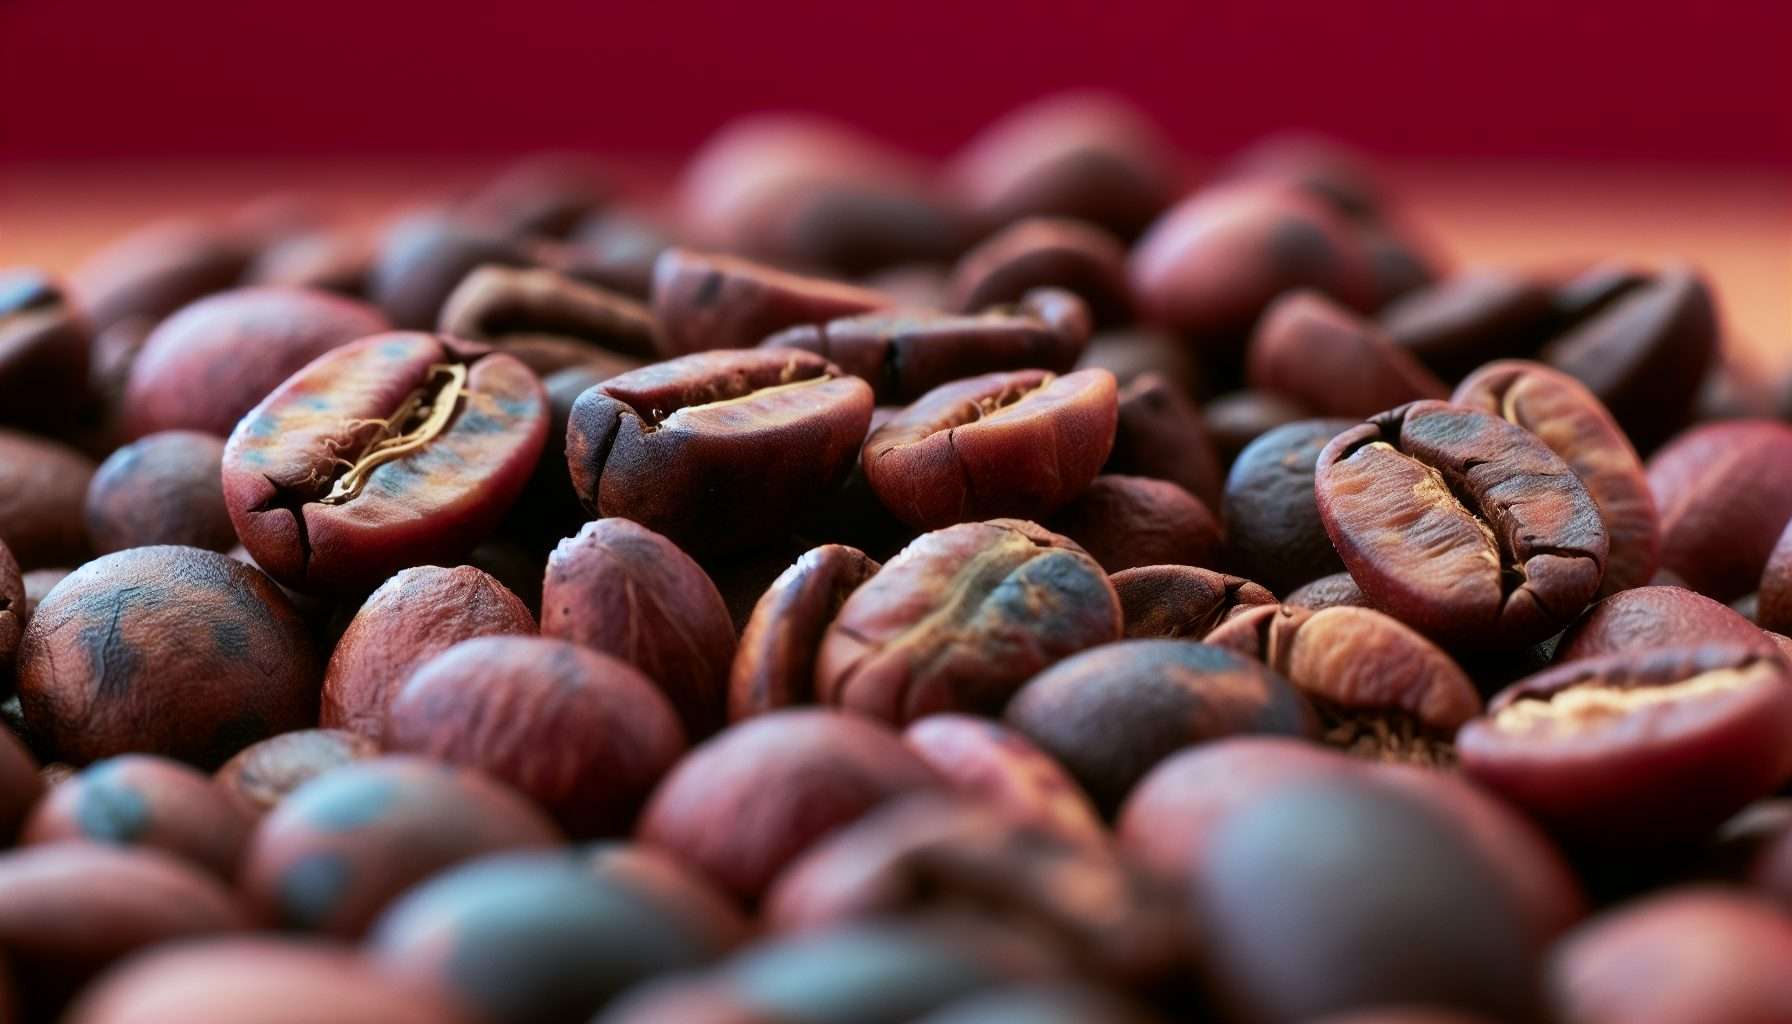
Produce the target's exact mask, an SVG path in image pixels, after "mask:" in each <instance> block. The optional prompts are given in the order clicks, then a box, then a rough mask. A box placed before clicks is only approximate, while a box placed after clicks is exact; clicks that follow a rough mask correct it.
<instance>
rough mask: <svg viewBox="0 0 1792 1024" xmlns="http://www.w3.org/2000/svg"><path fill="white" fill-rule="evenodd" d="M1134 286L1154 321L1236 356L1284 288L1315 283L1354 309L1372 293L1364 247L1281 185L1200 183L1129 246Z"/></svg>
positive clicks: (1327, 212)
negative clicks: (1203, 185) (1198, 188)
mask: <svg viewBox="0 0 1792 1024" xmlns="http://www.w3.org/2000/svg"><path fill="white" fill-rule="evenodd" d="M1130 276H1131V280H1132V288H1133V294H1134V295H1135V296H1137V298H1138V301H1139V306H1140V309H1141V311H1142V312H1143V314H1144V315H1145V317H1146V318H1147V319H1149V320H1152V321H1155V322H1157V323H1160V324H1163V325H1165V326H1167V327H1170V328H1172V329H1174V330H1177V331H1180V332H1182V333H1184V334H1185V335H1188V336H1190V337H1191V338H1193V339H1194V340H1195V342H1196V343H1197V344H1198V345H1199V346H1200V347H1201V349H1202V350H1203V351H1205V352H1207V353H1208V354H1210V355H1211V356H1213V357H1214V358H1216V359H1220V360H1222V361H1224V360H1230V361H1233V362H1236V361H1237V360H1238V358H1239V357H1241V356H1242V355H1243V354H1244V349H1245V343H1246V342H1247V341H1248V340H1249V338H1250V335H1251V330H1252V328H1253V327H1254V326H1255V325H1256V323H1257V320H1258V318H1259V317H1260V316H1261V315H1262V313H1263V310H1264V308H1265V307H1267V306H1268V305H1269V304H1270V303H1271V302H1272V301H1273V300H1274V299H1275V298H1276V297H1277V296H1279V295H1282V294H1283V293H1285V292H1289V291H1293V290H1295V289H1298V288H1311V289H1314V290H1316V291H1318V292H1320V293H1321V294H1324V295H1328V296H1330V297H1332V298H1334V299H1336V300H1338V301H1339V302H1341V303H1343V304H1344V305H1345V306H1347V307H1349V308H1352V309H1367V308H1368V307H1369V306H1370V305H1371V304H1372V303H1373V302H1374V298H1375V296H1374V281H1373V278H1372V276H1371V274H1370V272H1369V264H1368V259H1367V254H1366V253H1365V252H1364V250H1363V247H1362V245H1361V243H1360V241H1359V240H1358V238H1357V236H1356V233H1355V232H1354V231H1353V230H1352V229H1351V227H1350V224H1349V223H1348V222H1347V221H1346V220H1344V218H1343V217H1342V216H1340V215H1339V214H1337V213H1336V212H1334V211H1333V210H1331V209H1330V208H1328V207H1327V206H1326V205H1325V204H1324V203H1323V202H1321V201H1319V200H1318V199H1314V198H1312V197H1310V196H1307V195H1304V194H1302V193H1300V192H1298V191H1295V190H1292V189H1288V188H1285V187H1281V186H1266V185H1252V184H1242V185H1230V186H1222V187H1219V188H1212V189H1207V190H1204V191H1201V192H1197V193H1196V194H1194V195H1193V196H1191V197H1189V198H1187V199H1184V200H1183V201H1182V202H1181V203H1179V204H1177V205H1176V206H1175V207H1174V208H1172V209H1171V210H1170V211H1169V212H1168V213H1165V214H1164V215H1163V216H1162V217H1161V218H1159V219H1158V220H1157V222H1156V223H1154V224H1153V225H1152V226H1151V230H1150V231H1148V232H1147V233H1146V234H1145V237H1144V238H1142V239H1140V240H1139V244H1138V245H1137V246H1136V247H1134V249H1133V251H1132V261H1131V266H1130Z"/></svg>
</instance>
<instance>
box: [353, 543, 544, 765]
mask: <svg viewBox="0 0 1792 1024" xmlns="http://www.w3.org/2000/svg"><path fill="white" fill-rule="evenodd" d="M534 632H535V617H534V616H533V615H531V614H529V609H528V608H527V607H525V606H524V605H523V602H522V600H521V599H519V598H518V597H517V596H516V595H515V594H513V593H511V592H510V591H509V590H508V589H506V588H505V586H504V585H503V584H502V583H499V582H498V581H497V580H495V579H493V578H492V577H491V576H490V575H489V574H487V573H485V572H482V571H480V570H479V569H475V568H473V567H472V566H470V565H462V566H458V567H456V568H453V569H443V568H441V567H439V566H434V565H420V566H416V567H415V568H411V569H405V570H402V571H400V572H399V573H397V574H396V575H394V576H393V577H392V578H391V579H389V580H387V581H386V582H385V583H382V584H380V588H379V589H378V590H376V591H374V592H373V593H372V594H371V595H369V596H368V598H367V600H366V601H365V602H364V603H363V604H362V605H361V608H360V610H359V611H357V612H355V617H354V618H353V619H351V620H350V621H349V624H348V628H347V629H346V630H344V631H343V634H342V637H341V638H340V639H338V640H337V641H336V647H335V650H333V651H332V652H331V653H330V663H329V665H328V667H326V668H325V669H324V690H323V710H322V714H321V716H320V724H321V725H323V727H324V728H326V729H346V730H348V731H349V732H353V733H357V734H359V735H361V736H366V737H368V738H369V739H373V740H378V739H379V736H380V731H381V730H382V729H383V728H384V727H385V719H386V708H387V706H388V705H390V704H391V703H392V698H393V697H394V696H396V695H397V693H398V688H399V687H400V686H402V685H404V681H405V679H406V678H407V677H408V676H409V675H410V674H411V670H412V669H414V668H416V667H417V666H419V665H421V664H423V663H424V662H426V661H428V660H429V659H430V658H433V657H435V656H436V655H437V654H440V653H441V652H442V651H445V650H447V649H448V648H449V647H452V646H454V645H455V644H457V643H460V642H461V641H462V640H471V639H473V638H474V637H478V636H495V635H499V634H506V633H520V634H528V633H534Z"/></svg>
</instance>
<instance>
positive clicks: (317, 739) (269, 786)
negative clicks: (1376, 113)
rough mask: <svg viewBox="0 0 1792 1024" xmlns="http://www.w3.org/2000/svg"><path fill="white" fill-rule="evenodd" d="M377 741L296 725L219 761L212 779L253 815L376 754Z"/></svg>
mask: <svg viewBox="0 0 1792 1024" xmlns="http://www.w3.org/2000/svg"><path fill="white" fill-rule="evenodd" d="M379 753H380V747H379V743H378V742H377V741H376V740H373V739H370V738H368V737H366V736H362V735H359V734H357V733H352V732H346V731H344V730H341V729H296V730H294V731H292V732H283V733H281V734H280V735H278V736H269V737H268V738H267V739H265V740H262V741H261V742H260V743H251V744H250V745H248V746H246V747H244V748H243V749H242V750H239V751H237V755H236V756H235V757H233V758H231V759H230V760H228V761H226V762H224V765H223V767H221V768H219V769H218V771H217V774H216V776H215V778H216V779H217V780H218V783H219V785H221V786H223V787H224V788H225V789H227V790H229V791H230V792H231V793H233V794H234V795H235V796H236V797H237V799H238V800H239V801H241V802H242V803H243V804H245V805H246V806H248V807H249V808H251V809H252V810H253V811H254V812H255V813H256V814H265V813H266V812H268V811H271V810H273V809H274V807H275V805H277V804H278V803H280V801H282V800H284V799H286V795H287V794H288V793H291V792H292V791H293V790H295V789H298V788H299V787H300V786H303V785H304V784H305V783H307V782H310V781H311V780H312V779H314V778H316V777H318V776H319V775H322V774H323V773H325V772H327V771H330V770H332V769H334V768H339V767H341V766H342V765H345V764H348V763H349V762H350V761H365V760H367V759H369V758H374V757H378V756H379Z"/></svg>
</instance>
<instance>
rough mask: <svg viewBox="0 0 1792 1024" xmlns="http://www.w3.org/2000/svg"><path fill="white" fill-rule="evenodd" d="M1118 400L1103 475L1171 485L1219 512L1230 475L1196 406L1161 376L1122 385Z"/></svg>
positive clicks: (1149, 375) (1148, 375) (1142, 376)
mask: <svg viewBox="0 0 1792 1024" xmlns="http://www.w3.org/2000/svg"><path fill="white" fill-rule="evenodd" d="M1116 398H1117V401H1118V419H1117V420H1116V422H1115V425H1114V448H1113V450H1112V451H1111V452H1109V453H1108V461H1107V463H1106V464H1105V465H1103V466H1102V471H1103V472H1107V473H1120V474H1125V475H1128V476H1148V477H1153V478H1155V479H1158V480H1168V481H1169V482H1171V483H1173V484H1176V485H1178V486H1180V487H1181V488H1182V489H1183V490H1185V491H1187V492H1188V493H1190V494H1192V495H1194V496H1195V497H1197V498H1199V499H1201V501H1202V502H1204V503H1205V504H1206V505H1207V507H1208V508H1210V509H1214V508H1218V507H1219V502H1220V490H1221V488H1222V486H1223V485H1224V483H1225V470H1224V469H1223V468H1222V467H1221V465H1220V460H1219V453H1218V452H1217V451H1216V450H1215V449H1214V446H1213V441H1212V439H1211V438H1209V437H1208V436H1207V428H1206V427H1205V426H1204V425H1203V424H1202V422H1201V414H1200V412H1198V411H1197V410H1196V409H1195V406H1194V403H1192V402H1190V401H1189V400H1188V398H1187V397H1186V396H1184V395H1183V394H1182V393H1180V392H1178V391H1177V390H1176V389H1175V388H1174V386H1172V385H1171V384H1170V382H1169V381H1168V380H1166V379H1165V378H1163V377H1161V376H1159V375H1158V374H1156V373H1142V374H1139V375H1138V376H1136V377H1134V378H1132V379H1131V380H1129V381H1124V382H1122V383H1121V385H1120V391H1119V393H1118V395H1117V396H1116Z"/></svg>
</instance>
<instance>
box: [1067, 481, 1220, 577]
mask: <svg viewBox="0 0 1792 1024" xmlns="http://www.w3.org/2000/svg"><path fill="white" fill-rule="evenodd" d="M1050 525H1051V527H1052V529H1053V530H1055V531H1057V532H1059V533H1062V534H1064V535H1065V536H1067V537H1069V538H1071V539H1072V540H1074V541H1076V542H1077V543H1078V544H1080V545H1082V547H1083V549H1084V550H1085V551H1087V552H1089V554H1090V555H1091V556H1092V557H1093V558H1094V559H1095V560H1096V561H1097V562H1099V563H1101V567H1102V568H1103V569H1106V570H1107V571H1108V572H1110V573H1115V572H1121V571H1123V570H1126V569H1134V568H1138V567H1139V566H1145V565H1212V564H1214V563H1215V562H1217V561H1219V559H1220V556H1221V551H1222V549H1223V547H1224V544H1223V541H1222V540H1221V537H1220V524H1219V521H1218V520H1217V519H1215V518H1214V515H1213V513H1212V512H1211V511H1209V510H1208V508H1207V506H1206V505H1205V504H1203V503H1202V502H1201V499H1199V498H1197V497H1195V496H1194V495H1192V494H1190V493H1188V492H1187V491H1185V490H1183V489H1182V488H1181V487H1179V486H1177V485H1176V484H1173V483H1171V482H1169V481H1168V480H1153V479H1150V478H1149V477H1142V476H1121V475H1119V474H1103V475H1102V476H1098V477H1096V478H1095V479H1094V480H1091V481H1090V482H1089V487H1088V489H1087V490H1085V491H1083V493H1082V494H1079V495H1077V496H1076V497H1075V498H1074V499H1072V500H1071V502H1070V504H1068V505H1065V506H1064V507H1063V508H1061V509H1059V510H1058V511H1057V513H1056V514H1055V515H1053V516H1052V518H1051V520H1050Z"/></svg>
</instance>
